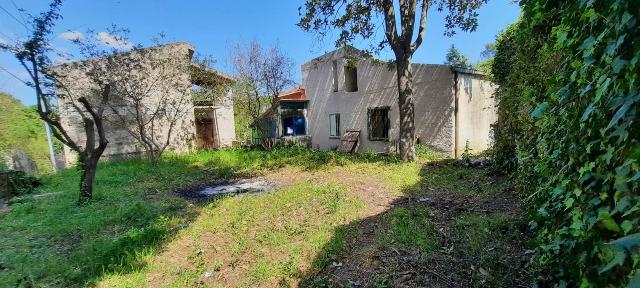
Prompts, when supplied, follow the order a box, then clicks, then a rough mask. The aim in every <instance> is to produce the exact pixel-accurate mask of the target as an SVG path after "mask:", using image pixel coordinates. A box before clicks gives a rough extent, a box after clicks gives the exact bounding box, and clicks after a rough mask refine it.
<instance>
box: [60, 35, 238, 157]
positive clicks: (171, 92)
mask: <svg viewBox="0 0 640 288" xmlns="http://www.w3.org/2000/svg"><path fill="white" fill-rule="evenodd" d="M142 52H144V53H142ZM193 54H194V48H193V46H191V45H189V44H187V43H183V42H176V43H171V44H167V45H160V46H154V47H149V48H143V49H134V50H133V51H130V52H126V53H122V54H118V55H116V56H114V57H121V59H120V60H122V59H129V58H131V57H140V55H144V58H143V59H142V60H141V61H140V64H139V65H137V66H135V67H137V68H136V69H135V72H134V73H133V74H130V75H134V76H136V79H139V81H143V82H144V81H162V80H166V79H161V77H155V78H154V76H158V75H165V74H160V73H166V72H167V69H169V70H170V72H171V74H170V75H172V76H173V77H176V78H175V80H174V81H173V82H172V83H173V84H172V85H170V86H166V85H165V86H163V85H149V87H151V89H149V90H148V91H145V93H146V94H145V95H148V97H145V98H144V99H143V100H142V101H146V102H145V105H146V106H145V107H148V109H149V111H150V112H149V113H151V112H152V111H153V110H154V108H155V107H167V108H166V109H169V110H170V109H172V108H171V107H177V106H178V105H179V104H178V103H184V105H182V106H180V107H182V108H183V109H186V110H185V111H187V112H186V113H184V114H183V115H182V116H181V117H179V119H178V120H177V121H176V123H175V125H172V126H173V128H172V130H171V134H170V135H171V137H170V138H169V146H168V148H167V150H170V151H175V152H178V153H180V152H188V151H193V150H201V149H217V148H224V147H229V146H231V145H232V144H233V142H234V141H235V129H234V115H233V101H232V94H231V93H232V91H231V88H230V87H231V85H229V84H230V83H232V82H233V81H234V79H233V78H232V77H230V76H228V75H225V74H223V73H221V72H218V71H216V70H214V69H211V68H208V67H203V66H202V65H199V64H196V63H195V62H194V61H193V59H192V58H193ZM158 60H159V61H164V60H171V61H164V62H163V63H171V66H170V67H169V68H167V67H165V66H163V68H162V70H163V71H160V70H161V69H160V68H158V66H157V65H153V64H151V63H155V62H152V61H158ZM86 61H94V63H102V62H105V61H106V60H105V59H89V60H86ZM83 64H86V63H85V62H72V63H66V64H63V65H59V66H56V67H54V68H53V70H52V71H55V73H57V74H59V75H62V76H63V77H61V79H63V80H62V82H63V85H58V87H57V94H58V95H59V97H58V99H59V100H58V109H59V114H60V118H61V122H62V125H63V127H64V129H65V130H66V131H67V132H68V133H69V134H70V136H71V137H72V138H73V139H74V140H76V141H77V143H81V144H83V143H84V142H83V141H84V128H83V122H82V118H81V115H80V114H79V113H78V112H77V110H76V108H75V107H74V105H73V104H74V99H77V98H78V97H80V96H85V97H87V98H88V99H89V102H91V103H97V101H98V98H99V97H98V96H97V95H95V92H94V91H92V88H95V87H96V83H93V82H94V81H93V80H92V78H90V77H88V76H87V74H86V71H85V70H86V67H87V65H83ZM114 71H115V70H114ZM138 76H139V78H138ZM158 78H160V79H158ZM172 79H173V78H172ZM114 83H121V82H118V81H115V82H114ZM116 85H117V84H116ZM145 87H146V86H145ZM117 88H118V87H113V88H112V89H111V90H112V93H111V95H110V96H109V101H110V107H115V108H112V109H105V116H104V117H105V132H106V135H107V139H108V140H109V144H108V145H107V148H106V150H105V152H104V154H103V159H121V158H127V157H132V156H134V157H135V156H138V155H140V154H141V153H142V152H144V149H143V147H141V145H140V144H139V142H138V141H137V140H136V139H135V138H134V137H132V134H131V133H130V129H128V128H130V127H127V125H135V121H134V119H133V116H127V117H130V118H131V119H128V118H126V117H123V116H122V115H125V116H126V115H128V114H125V113H120V114H117V113H115V112H114V111H120V110H126V109H128V108H130V107H128V105H130V104H128V102H127V101H123V97H122V95H118V91H119V89H117ZM122 91H124V90H122ZM92 95H93V96H92ZM185 99H186V101H184V102H179V101H182V100H185ZM167 101H169V103H170V105H165V106H161V103H165V104H166V103H167ZM113 109H120V110H113ZM169 126H170V125H169V123H162V122H159V123H157V124H155V125H153V128H152V129H153V131H154V133H155V134H154V135H159V137H166V136H162V135H168V134H169V133H167V132H168V130H167V129H169ZM149 129H151V128H149ZM160 139H161V138H160ZM161 140H162V141H164V140H166V139H164V140H163V139H161ZM64 153H65V160H66V162H67V163H71V162H73V161H74V160H75V155H74V153H73V151H72V150H70V149H69V148H68V147H65V148H64Z"/></svg>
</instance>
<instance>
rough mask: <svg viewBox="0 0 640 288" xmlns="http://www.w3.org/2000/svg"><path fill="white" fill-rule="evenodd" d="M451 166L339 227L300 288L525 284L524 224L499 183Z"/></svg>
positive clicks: (434, 169) (429, 171) (436, 168)
mask: <svg viewBox="0 0 640 288" xmlns="http://www.w3.org/2000/svg"><path fill="white" fill-rule="evenodd" d="M448 162H450V161H442V162H436V163H429V164H425V165H423V167H422V168H421V170H420V180H419V181H418V183H416V184H415V185H410V186H408V187H404V188H403V189H402V191H403V196H401V197H398V198H397V199H395V200H394V201H392V203H390V204H389V207H390V208H389V209H387V210H385V211H383V212H382V213H379V214H376V215H372V216H369V217H367V218H364V219H361V220H358V221H354V222H351V223H349V224H347V225H342V226H339V227H337V228H336V229H335V231H334V235H333V237H332V239H331V240H330V241H329V242H328V243H327V244H326V245H325V246H324V248H323V249H322V250H321V252H319V253H318V254H317V255H316V257H315V259H314V261H313V264H312V266H311V268H310V269H309V270H308V271H307V272H305V273H304V274H303V275H301V278H302V279H303V281H302V283H301V286H303V287H525V286H526V287H528V286H529V284H530V281H531V276H530V274H529V272H528V271H527V270H526V269H525V265H526V263H527V259H526V256H525V253H524V251H525V250H526V246H525V244H524V243H525V241H526V239H525V238H526V236H525V235H526V233H525V231H526V220H525V219H524V216H523V212H522V210H521V207H520V204H519V203H520V201H519V199H518V198H517V196H516V195H515V193H514V192H513V191H511V190H510V188H509V185H508V183H507V182H506V181H505V180H504V179H500V178H495V177H492V176H490V175H489V173H488V172H487V171H486V170H482V169H476V168H464V167H457V166H455V165H453V164H451V163H448Z"/></svg>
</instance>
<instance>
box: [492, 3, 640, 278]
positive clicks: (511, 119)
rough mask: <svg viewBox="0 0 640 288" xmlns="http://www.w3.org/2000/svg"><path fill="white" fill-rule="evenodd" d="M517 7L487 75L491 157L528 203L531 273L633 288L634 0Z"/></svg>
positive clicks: (639, 129)
mask: <svg viewBox="0 0 640 288" xmlns="http://www.w3.org/2000/svg"><path fill="white" fill-rule="evenodd" d="M520 4H521V6H522V10H523V14H522V16H521V19H520V20H519V22H518V23H516V24H514V25H512V26H511V27H509V29H507V31H505V32H504V33H503V34H502V35H500V37H499V38H498V42H497V48H496V50H497V51H496V56H495V60H494V63H493V67H492V71H493V75H494V78H495V81H496V83H497V84H498V85H500V88H499V89H498V92H497V99H498V103H499V107H498V113H499V121H498V123H497V125H496V126H495V140H496V143H495V153H496V155H495V157H496V163H497V164H498V165H497V167H498V168H499V169H500V170H502V171H504V172H508V173H510V174H512V175H513V176H514V179H515V182H516V183H517V184H518V187H520V191H523V193H525V195H524V196H525V197H527V199H528V200H529V201H530V202H529V203H530V204H531V208H532V211H533V212H532V217H533V220H532V222H531V226H532V228H533V229H534V231H535V232H536V234H535V235H536V236H535V239H534V240H535V243H534V244H535V245H536V246H537V247H538V249H537V254H536V257H534V260H533V264H536V265H539V266H540V267H542V268H544V269H547V270H550V271H551V272H553V273H550V274H546V275H547V277H549V279H548V280H550V281H554V282H559V283H561V284H562V285H568V286H584V287H607V286H624V285H630V286H633V287H638V285H640V272H638V268H640V265H638V262H639V261H640V254H638V253H637V252H638V248H640V245H638V244H639V243H640V233H639V232H640V229H639V228H640V223H639V218H638V216H639V215H640V196H639V195H638V192H639V191H640V190H639V185H638V183H639V180H640V163H639V159H640V144H639V142H638V140H639V139H640V123H639V122H638V120H640V117H639V116H640V114H639V112H640V105H639V102H640V63H638V61H639V59H640V40H639V38H640V23H639V22H640V15H639V14H640V1H637V0H617V1H614V0H599V1H594V0H556V1H553V0H523V1H521V3H520ZM548 275H551V276H548Z"/></svg>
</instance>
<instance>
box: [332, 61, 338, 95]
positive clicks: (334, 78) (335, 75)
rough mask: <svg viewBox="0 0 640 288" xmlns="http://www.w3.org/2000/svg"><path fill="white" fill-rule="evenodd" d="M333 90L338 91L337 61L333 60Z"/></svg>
mask: <svg viewBox="0 0 640 288" xmlns="http://www.w3.org/2000/svg"><path fill="white" fill-rule="evenodd" d="M332 72H333V92H338V61H336V60H333V67H332Z"/></svg>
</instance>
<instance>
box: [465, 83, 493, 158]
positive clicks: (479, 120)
mask: <svg viewBox="0 0 640 288" xmlns="http://www.w3.org/2000/svg"><path fill="white" fill-rule="evenodd" d="M494 92H495V86H494V84H493V83H491V81H488V80H486V79H484V78H483V77H482V76H479V75H475V74H466V73H458V114H457V123H458V133H457V134H458V135H457V137H456V141H457V145H456V146H457V149H456V155H457V156H458V157H460V156H461V155H462V153H463V152H464V150H465V147H466V144H467V141H468V143H469V148H470V149H471V151H470V152H471V153H479V152H482V151H484V150H487V149H488V148H489V147H491V141H492V139H491V125H492V124H493V123H495V122H496V121H497V120H498V114H497V107H496V103H495V98H494V96H493V95H494Z"/></svg>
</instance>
